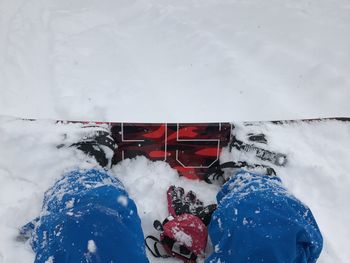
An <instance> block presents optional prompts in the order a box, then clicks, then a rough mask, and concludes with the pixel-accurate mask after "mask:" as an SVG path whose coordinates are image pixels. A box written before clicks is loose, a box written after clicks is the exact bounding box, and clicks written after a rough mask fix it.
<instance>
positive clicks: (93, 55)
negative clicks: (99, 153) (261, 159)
mask: <svg viewBox="0 0 350 263" xmlns="http://www.w3.org/2000/svg"><path fill="white" fill-rule="evenodd" d="M349 76H350V4H349V1H347V0H330V1H329V0H298V1H295V0H285V1H278V0H269V1H260V0H247V1H246V0H245V1H243V0H220V1H217V0H202V1H198V0H177V1H170V0H164V1H155V0H117V1H115V0H104V1H98V0H75V1H71V0H60V1H58V0H57V1H53V0H30V1H24V0H1V1H0V92H1V93H0V94H1V95H0V115H11V116H18V117H28V118H41V119H45V118H51V119H71V120H106V121H127V122H132V121H139V122H152V121H153V122H155V121H158V122H186V121H187V122H199V121H216V122H217V121H241V120H267V119H296V118H312V117H324V116H350V106H349V98H350V77H349ZM78 126H79V124H70V125H55V124H54V123H53V122H52V121H39V122H35V123H33V122H23V121H18V120H14V119H12V118H6V117H1V118H0V233H1V234H0V263H15V262H16V263H17V262H24V263H26V262H33V258H34V255H33V252H32V251H31V249H30V247H29V244H28V243H27V244H22V243H18V242H16V241H15V237H16V234H17V231H18V228H19V227H20V226H21V225H23V224H24V223H26V222H27V221H29V220H31V219H32V218H34V217H35V216H37V215H38V214H39V211H40V208H41V203H42V198H43V193H44V192H45V190H47V189H48V188H49V187H50V186H51V185H52V184H53V183H54V181H55V180H56V179H58V178H59V177H60V176H61V175H62V173H64V172H65V171H68V170H70V169H74V168H77V167H80V168H89V167H90V166H92V165H93V163H92V164H91V163H90V164H89V163H86V162H85V161H86V160H85V159H86V157H85V156H83V155H82V154H79V152H76V151H74V150H73V149H70V148H65V147H63V148H61V149H59V150H58V149H57V147H56V146H57V145H59V144H61V143H62V141H63V140H64V136H63V134H65V133H75V132H76V131H77V129H79V127H78ZM251 128H252V129H256V130H259V129H260V130H261V131H262V132H265V133H266V134H268V139H269V147H270V148H271V149H274V150H278V151H281V152H284V153H287V154H288V158H289V162H288V164H287V167H286V168H280V169H277V171H278V173H279V175H280V176H281V178H282V180H283V182H284V183H285V184H286V186H287V187H288V188H289V189H290V190H291V192H292V193H293V194H295V195H296V196H297V197H298V198H300V199H301V200H302V201H304V202H305V203H306V204H308V205H309V206H310V207H311V209H312V211H313V213H314V215H315V217H316V219H317V221H318V223H319V226H320V228H321V231H322V233H323V235H324V239H325V248H324V251H323V253H322V255H321V258H320V261H319V262H321V263H322V262H323V263H328V262H343V263H346V262H348V259H349V258H350V251H349V249H348V242H349V240H350V228H349V222H350V212H349V211H350V206H349V203H348V202H349V201H348V200H350V191H349V189H350V177H349V171H350V162H349V158H350V127H349V124H347V123H339V122H327V123H326V122H321V123H313V124H302V125H296V124H289V125H283V126H275V125H263V126H261V127H254V126H252V127H251ZM245 129H247V127H243V126H242V125H241V126H240V125H239V124H238V125H237V132H242V134H243V133H244V132H246V130H245ZM238 157H241V158H243V159H244V158H245V159H250V158H252V157H251V156H240V153H235V155H234V158H238ZM225 158H232V156H231V155H230V154H229V153H224V154H223V156H222V159H223V160H224V159H225ZM112 172H113V174H114V175H115V176H117V177H118V178H120V179H121V180H122V181H123V183H124V184H125V186H126V188H127V190H128V191H129V193H130V195H131V197H132V198H133V199H134V200H135V201H136V203H137V207H138V210H139V214H140V217H141V219H142V226H143V229H144V232H145V234H154V235H155V234H156V232H155V230H154V229H153V227H152V223H153V220H155V219H160V220H162V219H163V218H164V217H165V216H166V215H167V211H166V209H167V208H166V201H165V196H164V193H165V191H166V189H167V187H168V186H169V185H170V184H176V185H179V186H183V187H184V188H185V189H186V190H191V189H192V190H194V191H195V192H197V193H198V196H199V198H201V199H203V200H204V201H205V203H207V204H209V203H211V202H214V201H215V194H216V192H217V191H218V187H217V186H215V185H207V184H205V183H203V182H197V181H189V180H187V179H184V178H179V177H178V174H177V173H176V171H174V170H173V169H171V168H170V167H169V166H168V165H167V164H166V163H163V162H151V161H149V160H147V159H145V158H143V157H140V158H136V159H133V160H125V161H124V162H122V163H120V164H119V165H117V166H116V167H114V169H113V171H112ZM119 201H120V202H123V200H119ZM68 205H71V204H68ZM90 245H91V244H90ZM97 249H98V248H97ZM208 249H211V248H210V247H209V248H208ZM149 258H150V261H151V262H163V261H164V259H162V260H156V259H154V258H153V257H152V256H150V257H149ZM168 261H169V262H171V261H173V262H176V260H173V259H170V260H168Z"/></svg>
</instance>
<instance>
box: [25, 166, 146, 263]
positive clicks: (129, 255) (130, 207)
mask: <svg viewBox="0 0 350 263" xmlns="http://www.w3.org/2000/svg"><path fill="white" fill-rule="evenodd" d="M31 244H32V247H33V250H34V251H35V253H36V258H35V262H36V263H39V262H40V263H41V262H54V263H65V262H71V263H77V262H101V263H106V262H148V260H147V257H146V253H145V248H144V236H143V232H142V229H141V221H140V218H139V216H138V214H137V209H136V205H135V203H134V201H133V200H132V199H130V198H129V196H128V194H127V192H126V190H125V189H124V187H123V185H122V183H121V182H120V181H119V180H118V179H116V178H115V177H112V176H110V175H108V174H107V173H106V172H105V171H101V170H95V169H93V170H88V171H72V172H69V173H68V174H66V175H65V176H63V177H62V178H61V179H60V180H59V181H57V182H56V183H55V184H54V186H53V187H51V188H50V189H49V190H48V191H47V192H46V193H45V196H44V203H43V208H42V213H41V215H40V217H39V221H38V223H37V225H36V228H35V232H34V235H33V237H32V241H31Z"/></svg>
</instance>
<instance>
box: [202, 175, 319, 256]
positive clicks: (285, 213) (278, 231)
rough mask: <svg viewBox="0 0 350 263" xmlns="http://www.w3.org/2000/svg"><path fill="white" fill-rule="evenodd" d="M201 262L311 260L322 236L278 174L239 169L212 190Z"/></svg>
mask: <svg viewBox="0 0 350 263" xmlns="http://www.w3.org/2000/svg"><path fill="white" fill-rule="evenodd" d="M217 201H218V208H217V210H216V211H215V212H214V214H213V216H212V221H211V223H210V225H209V236H210V238H211V241H212V243H213V246H214V252H213V253H212V254H211V255H210V256H209V257H208V258H207V260H206V262H207V263H208V262H213V263H214V262H215V263H216V262H220V263H224V262H226V263H228V262H230V263H237V262H240V263H247V262H266V263H312V262H316V260H317V258H318V257H319V255H320V253H321V250H322V244H323V239H322V235H321V233H320V230H319V228H318V226H317V224H316V221H315V219H314V217H313V215H312V213H311V211H310V209H309V208H308V207H306V206H305V205H304V204H302V203H301V202H300V201H299V200H298V199H296V198H295V197H294V196H293V195H291V194H290V193H289V192H288V191H287V190H286V189H285V188H284V187H283V186H282V184H281V181H280V179H279V178H278V177H269V176H266V175H259V174H253V173H249V172H246V171H243V170H241V171H239V172H238V173H237V174H236V175H235V176H234V177H232V178H231V179H230V180H229V181H228V182H227V183H226V184H224V185H223V187H222V189H221V190H220V192H219V193H218V195H217Z"/></svg>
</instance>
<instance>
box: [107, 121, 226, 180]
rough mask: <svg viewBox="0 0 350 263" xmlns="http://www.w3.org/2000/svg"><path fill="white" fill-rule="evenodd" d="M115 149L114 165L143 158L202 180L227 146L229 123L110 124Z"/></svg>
mask: <svg viewBox="0 0 350 263" xmlns="http://www.w3.org/2000/svg"><path fill="white" fill-rule="evenodd" d="M111 125H112V126H111V131H112V136H113V138H114V140H115V141H116V143H117V145H118V149H117V150H116V152H115V155H114V159H113V163H114V164H115V163H118V162H119V161H121V160H124V159H126V158H134V157H136V156H138V155H143V156H146V157H147V158H149V159H150V160H161V161H166V162H167V163H169V164H170V166H171V167H173V168H175V169H176V170H177V171H178V172H179V173H180V175H183V176H186V177H187V178H190V179H202V178H203V176H204V175H206V174H207V173H208V170H209V169H210V168H212V167H214V166H216V165H218V164H219V156H220V152H221V150H222V148H223V147H225V146H227V145H228V144H229V142H230V136H231V128H232V124H231V123H200V124H183V123H159V124H149V123H147V124H142V123H140V124H136V123H111Z"/></svg>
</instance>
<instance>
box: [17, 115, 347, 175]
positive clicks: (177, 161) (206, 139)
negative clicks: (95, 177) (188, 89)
mask: <svg viewBox="0 0 350 263" xmlns="http://www.w3.org/2000/svg"><path fill="white" fill-rule="evenodd" d="M23 120H29V121H35V119H23ZM317 121H340V122H349V121H350V118H337V117H335V118H320V119H302V120H278V121H258V122H243V125H244V126H253V127H254V126H256V127H258V126H259V125H262V124H264V123H271V124H274V125H284V124H290V123H298V122H306V123H307V122H317ZM57 123H60V124H63V125H64V124H66V123H83V124H90V123H93V124H96V125H99V124H106V125H108V127H109V128H110V130H111V133H112V137H113V139H114V140H115V141H116V143H117V145H118V147H117V149H116V150H115V152H114V156H113V162H112V163H113V164H117V163H119V162H120V161H122V160H124V159H127V158H134V157H136V156H145V157H146V158H148V159H150V160H153V161H158V160H160V161H165V162H167V163H168V164H169V165H170V166H171V167H172V168H174V169H176V170H177V171H178V172H179V174H180V175H182V176H185V177H187V178H189V179H204V178H206V176H207V175H208V173H210V172H211V171H213V170H215V168H216V167H218V166H219V164H220V163H219V157H220V153H221V151H222V149H223V148H224V147H227V146H229V147H230V148H232V147H235V148H236V149H237V150H239V151H246V152H250V151H252V152H254V154H255V155H256V157H257V158H260V159H261V160H263V161H267V162H270V163H271V164H272V165H277V166H284V165H285V164H286V163H287V159H288V157H287V155H285V154H283V153H279V152H274V151H273V150H270V149H269V147H268V142H267V140H266V138H265V136H264V134H259V133H257V134H254V133H253V134H247V138H248V139H246V141H245V142H243V141H241V140H238V139H237V138H236V131H235V124H234V123H231V122H218V123H124V122H123V123H121V122H96V121H91V122H89V121H63V120H57ZM253 130H254V129H253Z"/></svg>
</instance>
